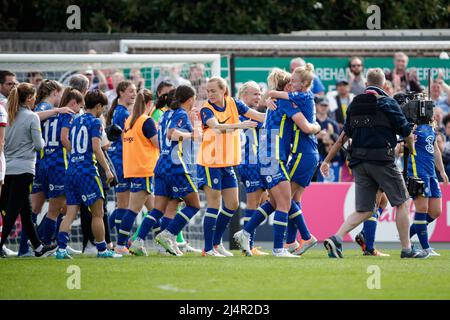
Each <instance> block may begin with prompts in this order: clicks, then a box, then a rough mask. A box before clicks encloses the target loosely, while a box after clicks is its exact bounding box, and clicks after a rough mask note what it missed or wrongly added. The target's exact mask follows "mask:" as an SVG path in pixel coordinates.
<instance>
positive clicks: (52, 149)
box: [39, 88, 84, 245]
mask: <svg viewBox="0 0 450 320" xmlns="http://www.w3.org/2000/svg"><path fill="white" fill-rule="evenodd" d="M83 104H84V99H83V95H82V94H81V93H80V92H79V91H78V90H75V89H72V88H66V89H65V90H64V93H63V96H62V98H61V102H60V106H61V107H68V108H70V109H71V110H72V111H73V112H74V113H75V114H77V113H78V112H79V111H80V109H81V108H82V106H83ZM75 114H60V115H58V116H56V117H51V118H49V119H48V120H47V121H46V122H45V123H44V132H43V134H44V140H45V142H46V144H45V147H44V157H43V158H42V159H41V163H40V166H39V175H40V179H41V186H42V190H43V192H44V193H45V197H46V198H47V199H49V204H48V213H47V215H46V216H45V217H44V218H43V220H42V222H41V225H40V229H41V230H42V232H41V234H42V242H43V243H44V244H47V245H49V244H50V243H51V241H52V239H53V237H54V234H55V232H56V227H57V226H56V223H57V222H56V220H57V218H58V216H59V215H60V214H61V210H62V209H63V208H64V206H65V204H66V197H65V191H64V181H65V175H66V170H67V166H68V153H67V151H68V150H70V144H69V142H68V132H69V128H70V126H71V123H72V120H73V118H74V117H75Z"/></svg>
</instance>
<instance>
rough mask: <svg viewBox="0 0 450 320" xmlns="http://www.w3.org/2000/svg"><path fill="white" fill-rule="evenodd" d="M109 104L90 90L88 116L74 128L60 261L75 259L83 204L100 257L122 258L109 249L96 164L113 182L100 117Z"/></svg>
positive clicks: (99, 93)
mask: <svg viewBox="0 0 450 320" xmlns="http://www.w3.org/2000/svg"><path fill="white" fill-rule="evenodd" d="M107 105H108V98H107V97H106V95H105V94H104V93H102V92H100V91H99V90H94V91H90V92H88V93H87V94H86V96H85V112H86V113H85V114H83V115H81V116H79V117H77V118H76V119H75V120H74V121H73V123H72V125H71V128H70V142H71V145H70V160H69V165H68V169H67V172H66V179H65V185H64V189H65V192H66V198H67V200H66V201H67V212H66V216H65V218H64V220H63V221H62V223H61V226H60V229H59V233H58V250H57V251H56V259H71V258H72V257H71V256H70V255H69V253H68V252H67V250H66V247H67V243H68V241H69V233H70V229H71V227H72V223H73V221H74V220H75V217H76V215H77V213H78V211H79V207H80V204H81V203H83V204H84V205H86V206H87V207H89V209H90V211H91V213H92V225H91V227H92V233H93V234H94V237H95V244H96V247H97V250H98V254H97V257H99V258H118V257H121V255H118V254H116V253H114V252H113V251H110V250H108V249H107V245H106V241H105V225H104V223H103V215H104V212H103V201H105V195H104V193H103V187H102V182H101V180H100V175H99V173H98V170H97V168H96V162H97V161H98V162H99V164H100V165H101V166H102V167H103V169H104V170H105V174H106V177H107V179H106V180H107V181H106V182H107V183H109V182H111V181H112V180H113V174H112V172H111V170H110V168H109V166H108V163H107V162H106V159H105V156H104V154H103V152H102V150H101V139H102V130H103V127H102V123H101V121H100V119H99V117H100V116H101V115H102V113H103V111H104V108H105V107H106V106H107Z"/></svg>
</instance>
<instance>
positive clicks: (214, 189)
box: [197, 77, 265, 257]
mask: <svg viewBox="0 0 450 320" xmlns="http://www.w3.org/2000/svg"><path fill="white" fill-rule="evenodd" d="M206 91H207V95H208V100H207V101H206V102H205V103H204V104H203V107H202V108H201V110H200V115H201V120H202V124H203V141H202V144H201V147H200V151H199V153H198V159H197V163H198V164H199V166H198V177H199V188H203V189H204V191H205V195H206V201H207V205H208V208H207V209H206V214H205V219H204V223H203V232H204V236H205V246H204V250H203V255H204V256H219V257H222V256H232V255H233V254H232V253H231V252H229V251H227V250H226V249H225V248H224V247H223V245H222V235H223V233H224V232H225V229H226V227H227V225H228V223H229V221H230V220H231V218H232V217H233V215H234V213H235V212H236V210H237V209H238V206H239V201H238V185H237V179H236V174H235V172H234V169H233V167H234V166H237V165H239V164H240V163H241V150H240V148H241V141H240V139H241V137H240V133H239V131H238V130H237V129H248V128H254V127H256V126H257V122H253V121H250V120H246V121H244V122H240V120H239V116H240V115H243V116H245V117H247V118H250V119H253V120H256V121H259V122H264V119H265V116H264V114H263V113H260V112H258V111H256V110H253V109H250V108H249V107H248V106H247V105H246V104H245V103H243V102H242V101H240V100H237V99H234V98H232V97H231V96H230V94H229V91H228V87H227V84H226V82H225V80H224V79H222V78H220V77H213V78H211V79H209V80H208V82H207V83H206ZM222 200H223V203H224V207H223V208H222V209H221V210H220V207H221V203H222ZM219 210H220V213H219ZM214 227H215V230H214Z"/></svg>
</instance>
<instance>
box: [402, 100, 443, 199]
mask: <svg viewBox="0 0 450 320" xmlns="http://www.w3.org/2000/svg"><path fill="white" fill-rule="evenodd" d="M394 99H395V100H396V101H397V102H398V104H399V105H400V108H401V110H402V112H403V114H404V115H405V117H406V119H407V120H408V121H409V123H411V124H415V125H419V124H429V123H430V122H431V121H432V120H433V108H434V102H433V101H432V100H426V99H425V97H424V96H423V95H422V94H421V93H415V92H410V93H397V94H396V95H394ZM404 150H405V151H404V165H403V177H404V179H405V182H406V186H407V187H408V192H409V194H410V195H411V196H413V197H416V196H418V195H421V194H423V193H424V192H425V183H424V182H423V181H422V180H421V179H420V178H418V177H408V157H409V154H410V151H409V150H408V148H405V149H404Z"/></svg>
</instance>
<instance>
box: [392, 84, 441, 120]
mask: <svg viewBox="0 0 450 320" xmlns="http://www.w3.org/2000/svg"><path fill="white" fill-rule="evenodd" d="M394 99H395V100H396V101H397V102H398V104H399V105H400V108H401V110H402V112H403V114H404V115H405V117H406V119H407V120H408V122H410V123H413V124H428V123H430V122H431V121H432V120H433V108H434V102H433V101H432V100H426V99H425V98H424V96H423V95H422V94H421V93H415V92H409V93H397V94H395V95H394Z"/></svg>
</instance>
